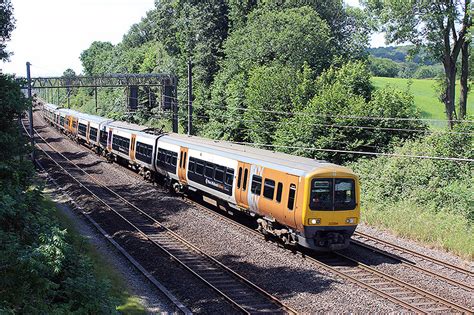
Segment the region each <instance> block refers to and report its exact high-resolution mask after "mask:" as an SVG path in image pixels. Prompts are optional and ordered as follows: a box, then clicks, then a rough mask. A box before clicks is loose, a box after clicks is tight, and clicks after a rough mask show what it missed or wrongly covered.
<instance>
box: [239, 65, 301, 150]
mask: <svg viewBox="0 0 474 315" xmlns="http://www.w3.org/2000/svg"><path fill="white" fill-rule="evenodd" d="M295 78H296V73H295V70H294V69H293V68H291V67H288V66H286V67H285V66H282V65H280V64H275V65H271V66H260V67H256V68H253V69H252V70H251V71H250V73H249V79H248V85H247V87H246V89H245V102H246V104H247V111H239V113H240V114H241V115H242V116H243V118H244V120H245V124H244V125H245V126H246V128H245V133H246V137H247V138H248V139H249V140H250V141H251V142H255V143H272V142H273V133H274V131H275V130H276V128H277V123H278V122H279V120H280V117H282V113H291V112H292V111H293V104H292V100H291V91H294V90H295V89H296V85H297V84H298V82H297V80H295Z"/></svg>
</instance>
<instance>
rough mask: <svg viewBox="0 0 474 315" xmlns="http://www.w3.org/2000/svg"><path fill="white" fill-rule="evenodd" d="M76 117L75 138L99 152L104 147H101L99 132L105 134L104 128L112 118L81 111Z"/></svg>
mask: <svg viewBox="0 0 474 315" xmlns="http://www.w3.org/2000/svg"><path fill="white" fill-rule="evenodd" d="M77 119H78V126H77V138H78V139H80V140H81V141H82V142H84V143H86V144H87V145H88V146H89V147H91V148H93V149H94V150H95V151H96V152H97V153H99V149H101V148H105V145H104V146H103V147H102V146H101V143H100V141H99V140H100V136H101V132H104V133H105V135H107V131H105V130H104V129H105V128H106V126H107V124H108V123H111V122H112V121H113V120H112V119H108V118H103V117H100V116H95V115H89V114H83V113H79V114H78V115H77Z"/></svg>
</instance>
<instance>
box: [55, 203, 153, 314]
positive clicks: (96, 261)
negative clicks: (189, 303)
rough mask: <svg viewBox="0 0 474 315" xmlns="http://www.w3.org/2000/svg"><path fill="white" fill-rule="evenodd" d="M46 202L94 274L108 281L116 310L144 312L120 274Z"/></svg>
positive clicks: (127, 312) (135, 312) (59, 212)
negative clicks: (115, 303)
mask: <svg viewBox="0 0 474 315" xmlns="http://www.w3.org/2000/svg"><path fill="white" fill-rule="evenodd" d="M46 203H47V205H48V206H49V207H50V208H52V209H54V214H55V216H56V219H57V221H58V222H59V225H60V227H61V228H62V229H66V230H67V233H68V234H69V236H70V238H71V240H72V245H73V246H74V247H75V249H76V250H77V251H79V252H82V253H84V254H85V255H86V256H87V257H89V259H90V260H91V261H92V263H93V265H94V275H95V276H96V277H98V278H101V279H106V280H108V281H109V282H110V284H111V292H110V293H111V295H112V296H113V297H115V299H116V300H117V301H119V303H120V304H119V305H117V307H116V308H117V311H119V312H120V313H121V314H134V315H135V314H146V312H145V309H144V307H143V306H142V305H141V304H140V303H139V301H138V298H137V297H136V296H133V295H131V294H130V293H129V292H128V291H127V288H126V285H125V283H124V281H123V279H122V276H121V275H119V274H118V273H117V272H116V271H115V270H113V269H112V268H110V265H109V264H108V262H107V261H106V260H105V259H104V257H103V256H102V254H101V253H100V252H99V251H98V250H97V249H96V248H95V247H94V246H93V245H92V244H91V243H89V242H88V241H87V239H86V238H84V237H83V236H82V235H80V233H79V232H78V231H77V229H76V227H75V225H74V223H73V222H72V221H71V219H70V218H69V217H68V216H67V215H66V214H64V213H63V212H62V211H61V210H60V209H58V208H57V207H56V206H55V204H54V203H53V202H52V201H50V200H47V201H46Z"/></svg>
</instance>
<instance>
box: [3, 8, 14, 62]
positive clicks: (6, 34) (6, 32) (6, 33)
mask: <svg viewBox="0 0 474 315" xmlns="http://www.w3.org/2000/svg"><path fill="white" fill-rule="evenodd" d="M14 28H15V19H14V18H13V6H12V3H11V0H3V1H1V2H0V60H3V61H6V60H8V56H9V55H10V54H9V53H8V52H7V51H6V47H7V46H6V45H7V44H6V43H7V42H8V41H9V40H10V36H11V33H12V31H13V29H14Z"/></svg>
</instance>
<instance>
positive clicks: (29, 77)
mask: <svg viewBox="0 0 474 315" xmlns="http://www.w3.org/2000/svg"><path fill="white" fill-rule="evenodd" d="M30 66H31V64H30V63H29V62H27V63H26V79H27V81H28V99H29V100H30V102H31V104H30V108H29V110H28V118H29V120H30V141H31V159H32V160H33V161H34V160H35V135H34V133H33V98H32V95H31V74H30Z"/></svg>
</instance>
